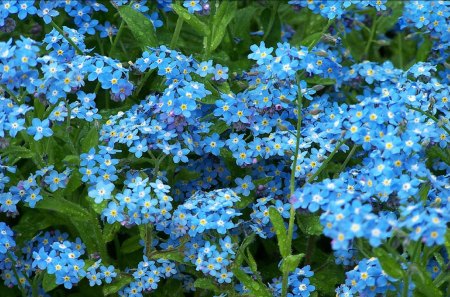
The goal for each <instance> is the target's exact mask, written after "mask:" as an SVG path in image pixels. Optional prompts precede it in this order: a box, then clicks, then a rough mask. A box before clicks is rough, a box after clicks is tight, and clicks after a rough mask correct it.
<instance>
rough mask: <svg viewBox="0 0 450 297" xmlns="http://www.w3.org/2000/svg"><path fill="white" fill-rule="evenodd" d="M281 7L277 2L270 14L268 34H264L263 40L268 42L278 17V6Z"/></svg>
mask: <svg viewBox="0 0 450 297" xmlns="http://www.w3.org/2000/svg"><path fill="white" fill-rule="evenodd" d="M279 5H280V2H279V1H275V4H274V5H273V7H272V13H271V14H270V19H269V25H268V26H267V29H266V32H264V36H263V40H264V41H266V39H267V37H268V36H269V34H270V32H271V31H272V27H273V24H274V23H275V17H276V16H277V12H278V6H279Z"/></svg>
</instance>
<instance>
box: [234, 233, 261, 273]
mask: <svg viewBox="0 0 450 297" xmlns="http://www.w3.org/2000/svg"><path fill="white" fill-rule="evenodd" d="M255 237H256V234H255V233H252V234H251V235H250V236H247V237H245V239H244V240H243V241H242V243H241V246H240V247H239V250H238V252H237V255H236V260H235V261H234V266H235V267H239V266H241V265H242V262H243V261H244V251H245V250H246V249H247V247H248V246H249V245H250V244H252V243H253V241H255Z"/></svg>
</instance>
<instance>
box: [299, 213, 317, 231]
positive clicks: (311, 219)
mask: <svg viewBox="0 0 450 297" xmlns="http://www.w3.org/2000/svg"><path fill="white" fill-rule="evenodd" d="M297 222H298V226H299V227H300V230H302V232H303V233H305V234H308V235H321V234H322V231H323V227H322V225H321V224H320V216H318V215H314V214H301V215H298V216H297Z"/></svg>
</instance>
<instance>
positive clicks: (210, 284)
mask: <svg viewBox="0 0 450 297" xmlns="http://www.w3.org/2000/svg"><path fill="white" fill-rule="evenodd" d="M194 287H196V288H200V289H203V290H209V291H213V292H216V293H219V292H220V289H219V288H218V287H217V285H216V284H215V282H214V281H213V280H212V279H209V278H198V279H196V280H195V282H194Z"/></svg>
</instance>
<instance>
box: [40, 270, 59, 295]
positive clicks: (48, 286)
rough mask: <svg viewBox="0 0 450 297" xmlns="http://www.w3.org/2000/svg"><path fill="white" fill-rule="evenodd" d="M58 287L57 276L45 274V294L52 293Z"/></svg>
mask: <svg viewBox="0 0 450 297" xmlns="http://www.w3.org/2000/svg"><path fill="white" fill-rule="evenodd" d="M57 286H58V285H57V284H56V276H55V275H54V274H48V273H47V272H44V278H43V279H42V288H43V289H44V291H45V292H50V291H51V290H53V289H54V288H56V287H57Z"/></svg>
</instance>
